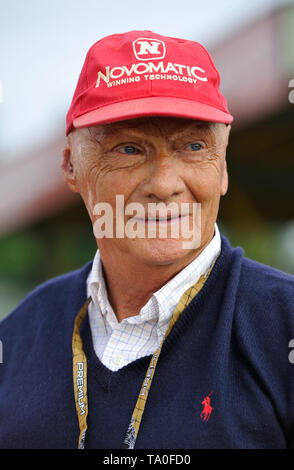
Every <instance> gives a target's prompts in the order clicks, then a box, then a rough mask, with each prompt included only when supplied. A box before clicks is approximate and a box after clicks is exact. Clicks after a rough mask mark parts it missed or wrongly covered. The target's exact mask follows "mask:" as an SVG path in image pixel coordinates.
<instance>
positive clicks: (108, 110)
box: [73, 96, 233, 128]
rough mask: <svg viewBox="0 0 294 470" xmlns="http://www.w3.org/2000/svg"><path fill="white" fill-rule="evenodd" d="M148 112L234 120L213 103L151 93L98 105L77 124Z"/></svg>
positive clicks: (128, 116) (77, 120)
mask: <svg viewBox="0 0 294 470" xmlns="http://www.w3.org/2000/svg"><path fill="white" fill-rule="evenodd" d="M144 116H171V117H179V118H186V119H197V120H201V121H210V122H223V123H225V124H230V123H231V122H232V121H233V116H231V114H229V113H226V112H225V111H221V110H219V109H217V108H213V107H212V106H208V105H206V104H203V103H198V102H195V101H192V100H185V99H180V98H170V97H165V96H163V97H158V96H151V97H146V98H137V99H134V100H128V101H120V102H118V103H113V104H110V105H107V106H103V107H100V108H98V109H94V110H93V111H90V112H88V113H86V114H83V115H81V116H79V117H77V118H75V119H74V121H73V126H74V127H76V128H82V127H89V126H95V125H98V124H107V123H111V122H116V121H125V120H126V119H135V118H139V117H144Z"/></svg>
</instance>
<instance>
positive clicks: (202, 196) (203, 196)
mask: <svg viewBox="0 0 294 470" xmlns="http://www.w3.org/2000/svg"><path fill="white" fill-rule="evenodd" d="M186 181H187V182H186V184H187V186H188V187H189V189H190V191H191V192H192V193H193V195H194V197H195V199H196V200H197V202H200V203H201V202H202V203H206V202H210V201H212V200H214V199H216V198H218V197H219V196H220V176H219V173H218V172H216V171H215V170H214V171H207V170H205V171H201V170H199V169H198V170H197V171H195V172H190V176H189V179H188V180H186Z"/></svg>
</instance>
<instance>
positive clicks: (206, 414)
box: [200, 390, 213, 421]
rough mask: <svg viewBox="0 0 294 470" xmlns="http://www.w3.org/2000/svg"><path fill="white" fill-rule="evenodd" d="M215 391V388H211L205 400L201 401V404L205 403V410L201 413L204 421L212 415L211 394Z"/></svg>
mask: <svg viewBox="0 0 294 470" xmlns="http://www.w3.org/2000/svg"><path fill="white" fill-rule="evenodd" d="M212 393H213V390H211V392H210V394H209V395H207V396H206V397H205V398H204V400H203V401H202V402H201V405H203V410H202V411H201V413H200V418H201V419H202V421H208V420H209V418H210V415H211V412H212V410H213V407H212V406H210V395H211V394H212Z"/></svg>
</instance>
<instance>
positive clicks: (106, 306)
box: [0, 31, 294, 449]
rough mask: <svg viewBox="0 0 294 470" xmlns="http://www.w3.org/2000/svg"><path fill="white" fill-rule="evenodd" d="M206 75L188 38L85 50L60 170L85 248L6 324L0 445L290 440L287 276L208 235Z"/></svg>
mask: <svg viewBox="0 0 294 470" xmlns="http://www.w3.org/2000/svg"><path fill="white" fill-rule="evenodd" d="M219 82H220V77H219V74H218V72H217V70H216V68H215V66H214V64H213V62H212V60H211V58H210V56H209V54H208V53H207V51H206V50H205V49H204V48H203V47H202V46H201V45H200V44H198V43H196V42H192V41H187V40H183V39H176V38H168V37H163V36H160V35H158V34H155V33H153V32H150V31H131V32H128V33H126V34H117V35H112V36H109V37H107V38H104V39H102V40H100V41H98V42H97V43H95V44H94V45H93V46H92V47H91V49H90V50H89V52H88V54H87V57H86V60H85V63H84V66H83V69H82V72H81V75H80V78H79V81H78V84H77V88H76V91H75V94H74V97H73V100H72V103H71V107H70V109H69V112H68V115H67V142H66V146H65V149H64V152H63V160H62V171H63V175H64V178H65V181H66V183H67V184H68V186H69V187H70V189H71V190H72V191H75V192H78V193H79V194H80V195H81V197H82V199H83V201H84V203H85V206H86V208H87V210H88V213H89V216H90V218H91V221H92V224H93V231H94V236H95V238H96V240H97V245H98V250H97V253H96V255H95V257H94V260H93V263H88V264H87V265H86V266H84V267H83V268H82V269H80V270H77V271H75V272H72V273H69V274H66V275H64V276H60V277H58V278H55V279H53V280H50V281H48V282H46V283H44V284H43V285H41V286H39V287H37V288H36V289H35V290H34V291H33V292H31V293H30V294H29V295H28V296H27V297H26V298H25V299H24V300H23V302H22V303H21V304H20V305H19V306H18V307H17V308H16V309H15V311H14V312H13V313H12V314H11V315H10V316H8V317H7V318H6V319H5V320H4V321H3V322H2V323H1V327H0V338H1V340H2V343H3V353H4V354H3V356H4V361H3V364H1V365H0V367H1V369H0V371H1V372H0V373H1V375H0V416H1V421H0V447H2V448H5V447H9V448H75V447H79V448H104V449H105V448H110V449H114V448H116V449H117V448H138V449H139V448H141V449H142V448H145V449H152V448H163V449H164V448H166V449H175V448H178V449H192V448H287V447H294V423H293V419H294V393H293V392H294V387H293V385H294V381H293V377H294V369H293V367H294V366H293V365H292V364H291V362H290V361H289V358H288V355H289V348H288V345H289V341H290V340H291V339H292V338H294V318H293V307H294V301H293V299H294V279H293V277H292V276H290V275H287V274H284V273H282V272H280V271H277V270H274V269H272V268H269V267H267V266H264V265H261V264H258V263H256V262H254V261H251V260H249V259H246V258H245V257H244V256H243V251H242V250H241V249H240V248H235V249H233V248H232V247H231V246H230V244H229V241H228V240H227V239H226V238H225V237H224V236H223V235H221V234H220V233H219V230H218V227H217V225H216V219H217V214H218V208H219V202H220V197H221V196H223V195H224V194H226V192H227V188H228V174H227V168H226V147H227V144H228V138H229V133H230V123H231V122H232V116H231V115H230V113H229V111H228V109H227V105H226V101H225V99H224V97H223V96H222V94H221V93H220V91H219Z"/></svg>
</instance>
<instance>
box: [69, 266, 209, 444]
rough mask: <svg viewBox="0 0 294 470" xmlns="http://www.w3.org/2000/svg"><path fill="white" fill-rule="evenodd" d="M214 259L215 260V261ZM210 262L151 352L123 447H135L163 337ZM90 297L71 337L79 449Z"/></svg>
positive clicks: (84, 429)
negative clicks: (84, 337)
mask: <svg viewBox="0 0 294 470" xmlns="http://www.w3.org/2000/svg"><path fill="white" fill-rule="evenodd" d="M214 262H215V261H214ZM214 262H213V264H212V265H211V267H210V269H209V271H208V272H207V273H206V274H205V275H204V274H203V275H202V276H201V277H200V279H199V280H198V282H197V283H196V284H195V285H193V286H192V287H189V289H187V290H186V292H185V293H184V294H183V295H182V297H181V298H180V300H179V302H178V304H177V306H176V308H175V310H174V312H173V314H172V317H171V320H170V322H169V325H168V328H167V331H166V333H165V336H164V338H163V340H162V342H161V344H160V346H159V348H158V349H157V350H156V351H155V353H154V354H153V356H152V358H151V360H150V363H149V366H148V369H147V372H146V375H145V378H144V380H143V383H142V386H141V390H140V393H139V396H138V399H137V403H136V405H135V408H134V411H133V414H132V417H131V421H130V424H129V426H128V429H127V433H126V436H125V439H124V441H123V444H122V448H125V449H134V447H135V443H136V439H137V436H138V433H139V428H140V424H141V421H142V416H143V413H144V409H145V405H146V401H147V398H148V393H149V390H150V387H151V383H152V379H153V376H154V372H155V369H156V365H157V362H158V358H159V356H160V353H161V349H162V346H163V343H164V341H165V339H166V338H167V337H168V335H169V334H170V332H171V330H172V328H173V326H174V324H175V323H176V321H177V320H178V318H179V316H180V315H181V313H182V312H183V311H184V310H185V308H186V307H187V306H188V305H189V303H190V302H191V300H192V299H193V298H194V297H195V296H196V295H197V294H198V292H199V291H200V290H201V289H202V287H203V285H204V284H205V282H206V280H207V278H208V276H209V274H210V272H211V270H212V268H213V265H214ZM90 301H91V297H89V298H88V299H87V300H86V302H85V303H84V305H83V307H82V308H81V310H80V311H79V313H78V315H77V316H76V318H75V323H74V330H73V337H72V352H73V385H74V395H75V403H76V411H77V415H78V421H79V427H80V435H79V442H78V448H79V449H84V448H85V437H86V432H87V416H88V397H87V358H86V355H85V353H84V350H83V342H82V338H81V336H80V326H81V323H82V321H83V319H84V317H85V315H86V313H87V310H88V306H89V303H90Z"/></svg>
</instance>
